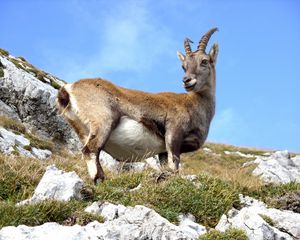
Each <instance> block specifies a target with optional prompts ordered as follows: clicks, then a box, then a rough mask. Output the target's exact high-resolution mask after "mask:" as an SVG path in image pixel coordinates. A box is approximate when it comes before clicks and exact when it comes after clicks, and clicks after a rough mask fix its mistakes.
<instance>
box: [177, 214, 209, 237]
mask: <svg viewBox="0 0 300 240" xmlns="http://www.w3.org/2000/svg"><path fill="white" fill-rule="evenodd" d="M178 219H179V228H180V229H181V230H182V231H183V232H184V233H185V234H186V235H188V236H191V237H192V238H193V239H197V238H198V237H199V236H201V235H203V234H205V233H207V231H206V228H205V227H204V226H202V225H200V224H198V223H196V222H195V217H194V216H193V215H192V214H187V215H183V214H182V215H179V217H178Z"/></svg>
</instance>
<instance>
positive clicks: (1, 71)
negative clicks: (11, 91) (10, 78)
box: [0, 67, 4, 78]
mask: <svg viewBox="0 0 300 240" xmlns="http://www.w3.org/2000/svg"><path fill="white" fill-rule="evenodd" d="M2 77H4V71H3V68H1V67H0V78H2Z"/></svg>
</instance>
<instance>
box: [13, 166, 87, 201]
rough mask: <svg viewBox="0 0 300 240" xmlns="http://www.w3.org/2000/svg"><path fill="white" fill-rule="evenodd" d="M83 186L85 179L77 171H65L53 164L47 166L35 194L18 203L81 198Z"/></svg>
mask: <svg viewBox="0 0 300 240" xmlns="http://www.w3.org/2000/svg"><path fill="white" fill-rule="evenodd" d="M83 187H84V183H83V181H82V180H81V179H80V178H79V177H78V175H77V174H76V173H75V172H64V171H62V170H59V169H57V168H56V167H55V166H54V165H51V166H48V167H47V170H46V172H45V174H44V175H43V177H42V179H41V181H40V182H39V184H38V186H37V188H36V189H35V191H34V194H33V196H32V197H31V198H30V199H26V200H24V201H22V202H20V203H18V205H24V204H32V203H37V202H40V201H43V200H51V199H52V200H59V201H69V200H71V199H81V198H82V196H81V190H82V188H83Z"/></svg>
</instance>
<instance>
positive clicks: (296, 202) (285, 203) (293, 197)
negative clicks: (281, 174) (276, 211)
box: [273, 191, 300, 213]
mask: <svg viewBox="0 0 300 240" xmlns="http://www.w3.org/2000/svg"><path fill="white" fill-rule="evenodd" d="M273 202H275V203H276V205H277V206H278V207H279V208H280V209H284V210H291V211H293V212H295V213H300V191H296V192H288V193H286V194H284V195H283V196H280V197H278V198H277V199H275V200H273Z"/></svg>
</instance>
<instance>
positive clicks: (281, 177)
mask: <svg viewBox="0 0 300 240" xmlns="http://www.w3.org/2000/svg"><path fill="white" fill-rule="evenodd" d="M295 162H297V158H293V159H291V158H290V155H289V153H288V151H277V152H275V153H272V154H271V155H270V156H259V157H257V158H256V159H255V160H254V161H251V162H247V163H246V164H244V166H248V165H250V164H258V165H257V167H256V168H255V169H254V171H253V172H252V174H253V175H254V176H259V177H260V178H261V179H262V180H263V181H264V182H266V183H276V184H279V183H289V182H292V181H296V182H300V167H299V165H297V164H296V163H295Z"/></svg>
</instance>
